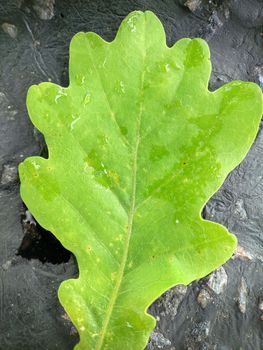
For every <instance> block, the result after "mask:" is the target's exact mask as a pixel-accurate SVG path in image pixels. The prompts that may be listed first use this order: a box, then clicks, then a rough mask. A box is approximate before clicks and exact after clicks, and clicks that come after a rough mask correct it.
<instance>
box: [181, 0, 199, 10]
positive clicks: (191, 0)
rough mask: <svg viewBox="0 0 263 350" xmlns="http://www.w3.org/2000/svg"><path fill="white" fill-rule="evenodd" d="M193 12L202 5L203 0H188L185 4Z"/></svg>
mask: <svg viewBox="0 0 263 350" xmlns="http://www.w3.org/2000/svg"><path fill="white" fill-rule="evenodd" d="M184 5H185V6H186V7H188V8H189V10H190V11H191V12H195V11H196V10H197V9H198V7H199V6H200V5H201V0H187V1H186V2H185V4H184Z"/></svg>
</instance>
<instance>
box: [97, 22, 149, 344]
mask: <svg viewBox="0 0 263 350" xmlns="http://www.w3.org/2000/svg"><path fill="white" fill-rule="evenodd" d="M145 27H146V23H145V17H144V35H143V39H144V43H143V49H144V52H143V60H142V67H143V69H142V75H141V86H140V96H139V100H140V103H139V113H138V117H137V123H136V143H135V147H134V155H133V167H132V193H131V206H130V210H129V214H128V224H127V235H126V240H125V243H124V252H123V258H122V261H121V264H120V268H119V272H118V277H117V282H116V285H115V287H114V289H113V292H112V295H111V298H110V303H109V306H108V309H107V311H106V315H105V318H104V322H103V325H102V328H101V331H100V338H99V339H98V342H97V345H96V348H95V350H101V349H102V346H103V343H104V339H105V335H106V333H107V328H108V325H109V322H110V319H111V315H112V311H113V308H114V305H115V303H116V300H117V297H118V294H119V290H120V287H121V283H122V279H123V275H124V271H125V267H126V263H127V258H128V253H129V243H130V238H131V233H132V225H133V218H134V213H135V204H136V184H137V160H138V149H139V144H140V130H141V119H142V113H143V102H142V99H143V86H144V78H145V69H144V66H145V57H146V52H145V51H146V50H145Z"/></svg>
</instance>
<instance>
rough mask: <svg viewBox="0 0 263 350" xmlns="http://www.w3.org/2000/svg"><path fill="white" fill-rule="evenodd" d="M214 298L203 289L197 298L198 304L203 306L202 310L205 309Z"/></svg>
mask: <svg viewBox="0 0 263 350" xmlns="http://www.w3.org/2000/svg"><path fill="white" fill-rule="evenodd" d="M211 300H212V297H211V295H210V293H209V292H208V291H207V290H206V289H202V290H201V291H200V293H199V294H198V296H197V302H198V304H200V305H201V308H202V309H205V308H206V306H207V305H208V304H209V303H210V302H211Z"/></svg>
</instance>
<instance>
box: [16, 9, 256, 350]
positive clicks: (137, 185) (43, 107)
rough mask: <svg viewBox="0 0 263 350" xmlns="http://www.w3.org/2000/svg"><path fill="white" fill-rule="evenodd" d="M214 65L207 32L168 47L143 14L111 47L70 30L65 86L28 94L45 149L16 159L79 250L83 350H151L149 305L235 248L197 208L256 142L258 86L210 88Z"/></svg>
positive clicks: (40, 208) (24, 182)
mask: <svg viewBox="0 0 263 350" xmlns="http://www.w3.org/2000/svg"><path fill="white" fill-rule="evenodd" d="M210 73H211V63H210V54H209V49H208V46H207V44H206V42H205V41H203V40H201V39H193V40H190V39H182V40H179V41H177V42H176V44H175V45H174V46H173V47H171V48H168V47H167V46H166V39H165V33H164V30H163V27H162V25H161V23H160V21H159V20H158V18H157V17H156V16H155V15H154V14H153V13H151V12H148V11H147V12H145V13H143V12H133V13H131V14H129V15H128V17H127V18H126V19H125V20H124V21H123V22H122V24H121V26H120V28H119V30H118V33H117V36H116V38H115V40H113V41H112V42H111V43H108V42H106V41H104V40H103V39H102V38H100V37H99V36H98V35H96V34H94V33H78V34H76V35H75V36H74V38H73V39H72V41H71V45H70V64H69V75H70V84H69V86H68V87H66V88H64V87H60V86H58V85H56V84H52V83H42V84H40V85H38V86H35V85H34V86H32V87H31V88H30V89H29V92H28V97H27V106H28V111H29V115H30V118H31V120H32V122H33V123H34V125H35V126H36V127H37V128H38V129H39V130H40V131H41V132H42V133H43V134H44V136H45V140H46V143H47V145H48V150H49V157H48V159H44V158H41V157H30V158H27V159H26V160H25V161H24V162H23V163H22V164H20V167H19V173H20V178H21V195H22V198H23V200H24V201H25V203H26V205H27V206H28V207H29V209H30V211H31V212H32V213H33V215H34V216H35V218H36V219H37V220H38V222H39V223H40V224H41V225H42V226H43V227H44V228H46V229H47V230H50V231H51V232H53V233H54V235H55V236H56V237H57V238H58V239H59V240H60V241H61V242H62V244H63V245H64V246H65V247H66V248H67V249H69V250H71V251H72V252H73V253H74V255H75V256H76V259H77V262H78V266H79V278H77V279H70V280H67V281H64V282H63V283H62V284H61V286H60V288H59V298H60V301H61V303H62V305H63V306H64V308H65V310H66V311H67V313H68V314H69V316H70V318H71V320H72V321H73V323H74V324H75V326H76V327H77V329H78V331H79V334H80V342H79V344H78V345H77V346H76V348H75V349H77V350H100V349H103V350H107V349H111V350H129V349H130V350H137V349H138V350H139V349H143V348H144V347H145V346H146V344H147V341H148V338H149V335H150V332H151V331H152V330H153V328H154V327H155V324H156V321H155V319H154V318H153V317H152V316H150V315H149V314H148V313H147V308H148V307H149V305H150V304H151V303H152V302H153V301H154V300H155V299H156V298H158V296H160V295H161V294H162V293H163V292H164V291H166V290H167V289H168V288H170V287H172V286H175V285H177V284H179V283H180V284H185V285H187V284H189V283H190V282H191V281H193V280H195V279H198V278H201V277H203V276H205V275H207V274H208V273H210V272H211V271H212V270H214V269H215V268H217V267H218V266H220V265H221V264H223V263H224V262H225V261H226V260H227V259H229V257H230V256H231V255H232V253H233V251H234V249H235V247H236V238H235V237H234V236H233V235H231V234H230V233H229V232H228V231H227V230H226V229H225V228H224V227H223V226H221V225H219V224H216V223H212V222H209V221H206V220H204V219H202V217H201V211H202V208H203V206H204V205H205V203H206V202H207V201H208V199H209V198H210V197H211V196H212V195H213V194H214V193H215V191H217V190H218V188H219V187H220V186H221V185H222V183H223V181H224V179H225V178H226V176H227V174H228V173H229V172H230V171H231V170H232V169H233V168H234V167H236V166H237V165H238V164H239V163H240V161H241V160H242V159H243V158H244V156H245V155H246V153H247V152H248V150H249V148H250V146H251V144H252V142H253V140H254V139H255V136H256V133H257V129H258V124H259V120H260V117H261V113H262V93H261V90H260V89H259V87H258V86H257V85H255V84H253V83H247V82H241V81H234V82H231V83H229V84H227V85H224V86H223V87H221V88H220V89H218V90H216V91H214V92H211V91H209V90H208V81H209V77H210Z"/></svg>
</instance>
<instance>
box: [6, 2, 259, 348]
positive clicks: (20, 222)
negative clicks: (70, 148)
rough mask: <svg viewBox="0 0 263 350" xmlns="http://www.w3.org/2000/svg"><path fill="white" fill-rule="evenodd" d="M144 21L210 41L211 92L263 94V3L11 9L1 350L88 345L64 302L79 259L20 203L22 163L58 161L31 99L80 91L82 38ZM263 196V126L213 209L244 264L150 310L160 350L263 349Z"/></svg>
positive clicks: (173, 34) (230, 265)
mask: <svg viewBox="0 0 263 350" xmlns="http://www.w3.org/2000/svg"><path fill="white" fill-rule="evenodd" d="M133 10H152V11H153V12H155V13H156V14H157V15H158V16H159V18H160V19H161V21H162V23H163V24H164V27H165V31H166V34H167V43H168V45H172V44H173V43H174V42H175V41H176V40H178V39H180V38H182V37H201V38H204V39H205V40H207V42H208V44H209V46H210V50H211V59H212V64H213V71H212V76H211V80H210V89H211V90H214V89H216V88H218V87H220V86H221V85H222V84H224V83H227V82H229V81H231V80H233V79H240V80H246V81H254V82H256V83H257V84H259V85H261V87H263V1H262V0H258V1H256V0H242V1H238V0H225V1H215V0H212V1H203V0H188V1H186V0H183V1H180V0H177V1H176V0H165V1H161V0H152V1H147V0H144V1H143V0H137V1H135V0H131V1H128V0H123V1H120V0H118V1H112V0H108V1H106V0H105V1H101V0H89V1H80V0H77V1H62V0H60V1H54V0H33V1H23V0H10V1H5V0H0V350H35V349H40V350H42V349H43V350H55V349H60V350H71V349H73V348H74V345H75V344H76V343H77V342H78V334H77V332H76V330H75V328H74V327H73V325H72V324H71V322H70V320H69V319H68V317H67V315H66V314H65V311H64V310H63V308H62V306H61V305H60V304H59V301H58V298H57V289H58V286H59V284H60V283H61V282H62V281H63V280H65V279H68V278H71V277H74V276H77V275H78V268H77V265H76V262H75V259H74V257H73V256H72V255H71V254H70V252H68V251H66V250H65V249H64V248H63V247H62V246H61V245H60V243H59V242H58V241H57V240H56V239H55V238H54V236H53V235H52V234H51V233H50V232H47V231H45V230H44V229H42V228H41V227H40V226H39V225H38V223H37V222H35V220H34V218H33V217H32V216H31V214H30V212H28V211H27V208H26V207H25V206H24V204H23V203H22V200H21V198H20V195H19V179H18V175H17V166H18V164H19V163H20V162H21V161H22V160H23V159H25V158H26V157H27V156H30V155H45V154H46V153H47V151H46V147H45V142H44V139H43V137H42V135H40V133H39V132H38V131H37V130H36V129H35V128H34V127H33V125H32V124H31V122H30V120H29V118H28V114H27V111H26V104H25V99H26V93H27V90H28V88H29V86H30V85H32V84H38V83H40V82H43V81H52V82H54V83H57V84H60V85H63V86H66V85H67V84H68V46H69V42H70V39H71V38H72V36H73V35H74V34H75V33H77V32H79V31H94V32H96V33H98V34H99V35H101V36H102V37H103V38H104V39H106V40H112V39H113V38H114V36H115V34H116V31H117V29H118V27H119V25H120V22H121V21H122V19H123V18H124V17H125V16H126V15H127V14H128V13H129V12H131V11H133ZM262 196H263V134H262V125H261V127H260V130H259V132H258V135H257V138H256V141H255V143H254V145H253V147H252V148H251V150H250V151H249V153H248V155H247V157H246V158H245V159H244V160H243V162H242V163H241V164H240V165H239V166H238V167H237V168H236V169H235V170H234V171H233V172H232V173H231V174H230V175H229V176H228V177H227V179H226V180H225V183H224V184H223V186H222V188H221V189H220V190H219V191H218V192H217V193H216V194H215V195H214V196H213V197H212V198H211V199H210V200H209V202H208V203H207V205H206V207H205V208H204V210H203V216H204V217H205V218H206V219H208V220H211V221H215V222H219V223H221V224H223V225H225V226H226V227H227V228H228V229H229V230H230V231H231V232H232V233H234V234H236V236H237V237H238V240H239V246H238V249H237V251H236V253H235V255H234V256H233V257H232V259H230V260H229V261H228V262H227V263H226V264H225V265H224V266H223V267H220V268H219V269H218V270H216V271H215V272H213V273H212V274H211V275H209V276H207V277H205V278H203V279H201V280H199V281H196V282H193V283H192V284H191V285H190V286H187V287H185V286H177V287H175V288H173V289H171V290H169V291H167V292H166V293H165V294H164V295H163V296H162V297H160V298H159V299H158V300H157V301H156V302H155V303H154V304H153V305H152V306H151V307H150V312H151V313H152V314H153V315H155V317H156V318H157V320H158V323H157V327H156V329H155V330H154V332H153V333H152V335H151V338H150V341H149V345H148V347H147V349H148V350H150V349H151V350H157V349H164V350H168V349H170V350H184V349H185V350H241V349H242V350H262V349H263V335H262V334H263V333H262V325H263V285H262V281H263V278H262V276H263V253H262V247H263V233H262V231H263V202H262ZM87 350H88V349H87ZM112 350H115V349H112ZM123 350H125V349H123Z"/></svg>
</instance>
